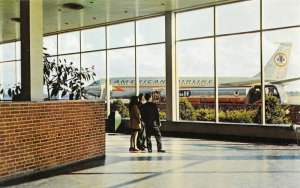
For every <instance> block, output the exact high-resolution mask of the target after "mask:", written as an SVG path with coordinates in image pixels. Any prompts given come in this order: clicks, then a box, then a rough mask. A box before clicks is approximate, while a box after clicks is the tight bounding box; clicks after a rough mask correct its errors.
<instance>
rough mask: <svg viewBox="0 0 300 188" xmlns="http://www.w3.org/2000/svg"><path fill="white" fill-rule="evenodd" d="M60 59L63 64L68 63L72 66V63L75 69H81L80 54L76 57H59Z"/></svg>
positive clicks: (75, 55)
mask: <svg viewBox="0 0 300 188" xmlns="http://www.w3.org/2000/svg"><path fill="white" fill-rule="evenodd" d="M58 59H59V61H60V62H61V63H65V62H66V63H67V64H70V63H72V64H73V66H74V67H76V68H78V69H79V68H80V55H79V54H74V55H63V56H58Z"/></svg>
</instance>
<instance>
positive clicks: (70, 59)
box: [50, 54, 80, 99]
mask: <svg viewBox="0 0 300 188" xmlns="http://www.w3.org/2000/svg"><path fill="white" fill-rule="evenodd" d="M54 59H55V57H54V58H51V59H50V60H54ZM58 59H59V61H60V63H66V64H67V65H70V64H71V63H72V66H73V68H74V69H75V68H77V69H78V72H79V70H80V55H79V54H74V55H64V56H58ZM55 74H56V73H55ZM71 77H72V75H69V76H68V80H69V79H71ZM66 84H67V85H68V86H69V81H67V83H66ZM68 86H63V88H65V89H67V90H68V91H71V88H69V87H68ZM55 98H56V99H69V93H67V94H66V95H65V96H62V91H60V92H59V93H58V95H57V96H56V97H55Z"/></svg>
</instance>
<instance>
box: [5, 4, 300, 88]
mask: <svg viewBox="0 0 300 188" xmlns="http://www.w3.org/2000/svg"><path fill="white" fill-rule="evenodd" d="M299 10H300V1H299V0H264V1H263V28H264V29H270V28H276V27H285V26H290V25H300V11H299ZM176 18H177V23H176V25H177V31H176V34H177V40H178V42H177V61H178V66H179V69H178V74H179V76H180V77H184V76H195V77H211V76H213V62H214V61H213V58H214V54H213V49H214V48H213V38H204V39H200V40H193V41H180V40H182V39H189V38H195V37H200V38H201V37H207V36H212V35H213V8H206V9H201V10H195V11H189V12H183V13H179V14H177V16H176ZM216 21H217V22H216V32H217V35H219V34H228V33H236V32H245V31H257V30H258V29H259V0H252V1H246V2H242V3H235V4H228V5H222V6H218V7H217V8H216ZM164 24H165V23H164V17H156V18H152V19H147V20H141V21H137V42H136V43H137V44H147V43H157V42H163V41H164ZM81 35H82V41H81V43H82V47H81V48H82V50H83V51H89V50H102V49H104V48H105V29H104V28H95V29H89V30H86V31H83V32H82V34H81ZM259 35H260V34H259V33H251V34H244V35H234V36H223V37H217V38H216V58H217V59H216V60H217V72H218V75H219V76H220V77H252V76H254V75H255V74H257V73H258V72H259V70H260V58H259V57H260V38H259ZM56 38H57V37H56V36H50V37H45V38H44V47H47V48H48V53H50V54H52V55H56V54H57V51H58V53H59V54H63V53H76V52H79V50H80V46H79V44H80V41H79V32H71V33H66V34H61V35H59V36H58V49H57V47H56V42H57V41H56V40H57V39H56ZM281 42H292V45H293V46H292V51H291V56H290V59H289V60H290V62H289V63H290V64H289V67H288V70H287V72H288V75H287V77H288V78H291V77H300V74H299V73H300V72H299V70H300V28H294V29H285V30H276V31H267V32H264V33H263V63H264V64H266V63H267V62H268V61H269V59H270V58H271V57H272V55H273V53H274V52H275V51H276V49H277V48H278V46H279V45H280V44H279V43H281ZM107 43H108V47H109V48H115V47H123V46H133V45H134V43H135V42H134V24H133V22H130V23H123V24H118V25H112V26H109V27H108V41H107ZM18 49H19V44H18V45H17V51H18ZM7 51H9V53H7ZM136 56H137V63H138V70H139V75H140V76H145V77H164V76H165V67H164V63H165V50H164V44H158V45H151V46H143V47H138V48H137V54H136ZM18 57H19V53H15V45H14V43H12V44H5V45H0V61H5V60H14V59H19V58H18ZM107 57H108V62H109V67H108V68H109V69H110V71H109V75H110V76H111V77H115V76H130V77H133V76H134V74H135V70H134V66H135V62H134V58H135V50H134V48H125V49H117V50H108V55H107ZM60 58H66V59H67V60H68V62H70V61H73V62H74V63H75V65H77V66H79V62H80V56H79V55H69V56H62V57H60ZM105 59H106V56H105V53H104V52H103V51H102V52H98V53H93V54H88V53H87V54H83V55H82V57H81V61H82V66H84V67H90V66H92V65H95V67H96V68H95V70H96V73H97V79H98V78H104V77H105ZM17 67H18V66H17V65H16V64H15V65H10V66H9V65H7V64H3V63H1V64H0V73H1V75H0V79H1V80H0V82H1V83H2V84H5V83H6V84H7V83H8V82H9V81H11V80H17V79H18V78H12V77H14V76H13V73H15V72H19V70H16V69H18V68H17ZM6 70H12V71H6ZM286 89H287V90H288V91H294V90H297V91H300V81H297V82H294V83H292V84H288V85H287V86H286Z"/></svg>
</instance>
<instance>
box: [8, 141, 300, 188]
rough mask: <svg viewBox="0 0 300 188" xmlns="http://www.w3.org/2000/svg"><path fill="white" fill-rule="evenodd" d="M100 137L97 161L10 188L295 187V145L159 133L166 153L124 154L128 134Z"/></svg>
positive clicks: (299, 163)
mask: <svg viewBox="0 0 300 188" xmlns="http://www.w3.org/2000/svg"><path fill="white" fill-rule="evenodd" d="M106 139H107V147H106V148H107V155H106V159H105V161H102V162H103V163H101V164H100V165H99V166H97V167H93V168H89V169H85V170H81V171H75V172H71V173H65V174H63V175H57V176H53V177H50V178H46V179H40V180H36V181H31V182H27V183H22V184H18V185H14V186H11V187H17V188H21V187H22V188H23V187H30V188H36V187H39V188H40V187H47V188H52V187H53V188H60V187H66V188H77V187H82V188H89V187H147V188H148V187H164V188H165V187H172V188H175V187H185V188H187V187H205V188H207V187H222V188H223V187H228V188H232V187H242V188H246V187H255V188H262V187H272V188H275V187H287V188H293V187H295V188H296V187H297V188H299V187H300V147H298V146H274V145H259V144H248V143H237V142H221V141H208V140H201V139H185V138H171V137H163V147H164V149H166V150H167V153H157V152H156V148H153V153H147V152H143V153H129V152H128V144H129V136H128V135H107V137H106ZM152 141H153V145H154V146H155V144H156V142H155V140H154V138H153V140H152Z"/></svg>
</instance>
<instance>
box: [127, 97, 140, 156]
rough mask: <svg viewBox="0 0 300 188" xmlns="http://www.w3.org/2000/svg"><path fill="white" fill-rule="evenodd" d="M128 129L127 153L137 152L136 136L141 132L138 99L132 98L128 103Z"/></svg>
mask: <svg viewBox="0 0 300 188" xmlns="http://www.w3.org/2000/svg"><path fill="white" fill-rule="evenodd" d="M129 116H130V122H129V129H130V131H131V137H130V148H129V151H135V152H136V151H139V149H138V148H137V136H138V132H139V131H140V130H141V114H140V111H139V108H138V97H137V96H132V97H131V98H130V103H129Z"/></svg>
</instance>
